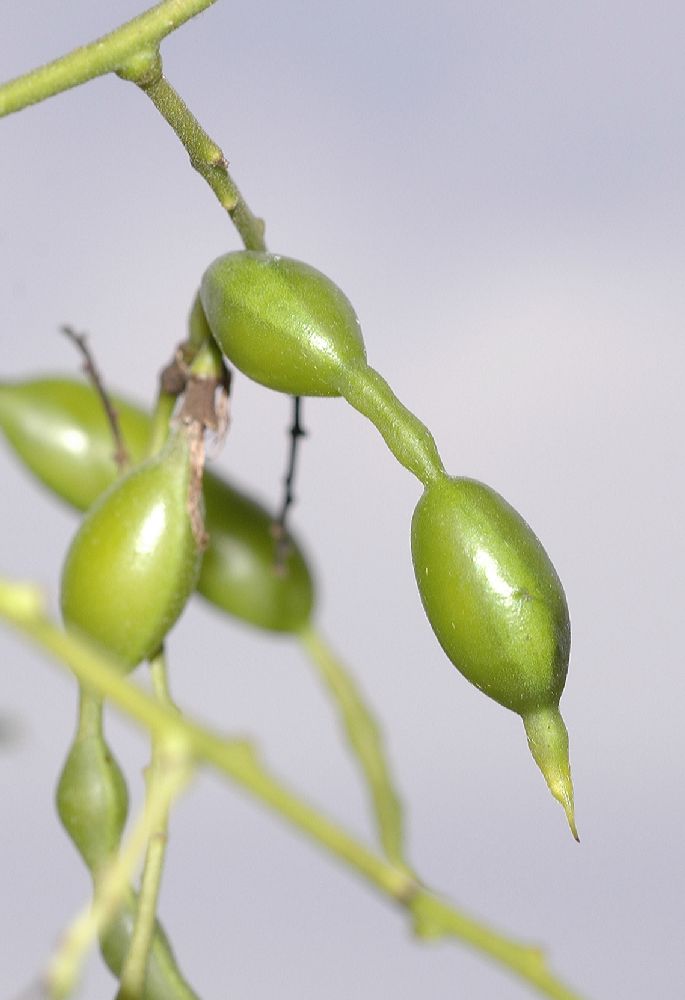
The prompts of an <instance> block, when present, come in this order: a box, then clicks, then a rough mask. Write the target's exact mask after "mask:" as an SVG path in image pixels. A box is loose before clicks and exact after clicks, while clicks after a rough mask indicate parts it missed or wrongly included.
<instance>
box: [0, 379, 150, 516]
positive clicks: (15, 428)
mask: <svg viewBox="0 0 685 1000" xmlns="http://www.w3.org/2000/svg"><path fill="white" fill-rule="evenodd" d="M114 406H115V409H116V411H117V414H118V417H119V423H120V426H121V431H122V434H123V437H124V440H125V442H126V447H127V448H128V450H129V453H130V455H131V457H132V458H133V459H134V461H137V460H140V459H141V458H142V457H143V455H144V453H145V448H146V445H147V440H148V436H149V433H150V421H149V418H148V417H147V416H145V414H144V413H142V412H141V411H140V410H139V409H137V408H136V407H133V406H130V405H129V404H128V403H126V402H125V401H124V400H122V399H116V400H115V401H114ZM0 428H2V430H3V431H4V433H5V435H6V437H7V440H8V441H9V443H10V444H11V445H12V447H13V448H14V450H15V451H16V453H17V454H18V455H19V457H20V458H21V459H22V461H23V463H24V465H25V466H26V467H27V468H28V469H30V471H31V472H32V473H33V474H34V475H35V476H36V477H37V478H38V479H39V480H40V481H41V482H42V483H44V484H45V485H46V486H47V487H48V489H50V490H52V492H53V493H56V494H57V495H58V496H60V497H62V499H64V500H66V501H67V503H69V504H71V506H73V507H76V508H78V509H79V510H86V509H87V508H88V507H90V505H91V503H92V502H93V500H95V498H96V497H98V496H99V495H100V494H101V493H102V492H104V490H105V489H107V487H108V486H109V485H110V484H111V483H113V482H114V480H115V478H116V475H117V467H116V464H115V462H114V443H113V441H112V432H111V430H110V427H109V423H108V421H107V417H106V415H105V411H104V407H103V406H102V403H101V401H100V399H99V398H98V396H97V393H96V392H95V390H94V389H92V388H91V386H89V385H86V384H85V383H83V382H78V381H76V380H73V379H57V378H45V379H33V380H31V381H27V382H16V383H8V382H5V383H2V384H0Z"/></svg>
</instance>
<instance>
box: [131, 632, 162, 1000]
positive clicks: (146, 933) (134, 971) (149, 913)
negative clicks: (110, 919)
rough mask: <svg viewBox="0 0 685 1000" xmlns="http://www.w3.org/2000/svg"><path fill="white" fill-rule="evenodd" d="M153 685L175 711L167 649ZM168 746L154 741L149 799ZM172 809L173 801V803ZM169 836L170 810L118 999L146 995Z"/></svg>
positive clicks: (157, 836)
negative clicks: (166, 656)
mask: <svg viewBox="0 0 685 1000" xmlns="http://www.w3.org/2000/svg"><path fill="white" fill-rule="evenodd" d="M150 671H151V675H152V686H153V690H154V693H155V697H156V698H157V701H158V702H159V703H160V704H161V705H166V706H167V707H168V708H170V709H172V710H174V709H175V705H174V704H173V702H172V700H171V695H170V693H169V685H168V679H167V667H166V658H165V654H164V649H161V650H160V652H159V653H158V654H157V656H155V657H154V658H153V659H152V660H151V662H150ZM164 771H165V759H164V744H163V743H161V742H160V741H159V740H154V741H153V744H152V760H151V763H150V771H149V775H148V787H147V798H148V800H150V801H154V799H155V797H156V794H157V787H158V785H159V783H160V782H163V781H164ZM168 804H169V806H170V805H171V802H170V801H169V803H168ZM168 833H169V810H168V809H167V810H166V812H162V811H160V813H159V815H158V818H157V823H156V825H155V826H154V827H153V828H151V830H150V836H149V839H148V845H147V852H146V855H145V865H144V867H143V877H142V880H141V884H140V892H139V894H138V906H137V910H136V919H135V924H134V927H133V935H132V937H131V946H130V948H129V951H128V954H127V956H126V961H125V962H124V967H123V969H122V973H121V980H120V983H121V985H120V988H119V991H118V993H117V996H116V1000H138V998H139V997H141V996H142V995H143V990H144V988H145V977H146V975H147V966H148V959H149V956H150V949H151V948H152V942H153V939H154V935H155V929H156V918H157V901H158V899H159V890H160V886H161V884H162V872H163V870H164V858H165V855H166V845H167V839H168Z"/></svg>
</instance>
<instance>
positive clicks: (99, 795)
mask: <svg viewBox="0 0 685 1000" xmlns="http://www.w3.org/2000/svg"><path fill="white" fill-rule="evenodd" d="M57 813H58V815H59V818H60V819H61V821H62V825H63V826H64V829H65V830H66V831H67V833H68V834H69V836H70V838H71V840H72V841H73V842H74V844H75V845H76V848H77V850H78V852H79V854H80V855H81V857H82V858H83V860H84V861H85V863H86V866H87V867H88V870H89V871H91V872H93V873H94V874H95V873H97V872H98V871H99V870H100V869H102V868H103V867H104V865H105V864H106V863H107V862H108V861H109V860H110V858H111V857H112V855H113V854H115V853H116V851H117V850H118V848H119V843H120V841H121V835H122V833H123V830H124V827H125V825H126V817H127V814H128V791H127V789H126V781H125V779H124V776H123V774H122V773H121V768H120V767H119V765H118V764H117V762H116V760H115V759H114V757H113V756H112V753H111V751H110V749H109V747H108V746H107V743H106V742H105V739H104V736H103V733H102V705H101V703H100V701H99V699H97V698H96V697H95V696H94V695H91V694H88V693H85V692H83V691H82V692H81V698H80V709H79V725H78V729H77V732H76V736H75V738H74V741H73V743H72V745H71V748H70V750H69V753H68V755H67V759H66V761H65V763H64V767H63V768H62V773H61V775H60V778H59V782H58V784H57Z"/></svg>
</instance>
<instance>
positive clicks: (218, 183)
mask: <svg viewBox="0 0 685 1000" xmlns="http://www.w3.org/2000/svg"><path fill="white" fill-rule="evenodd" d="M158 66H159V73H155V74H153V76H152V78H150V76H149V74H148V72H147V71H146V69H145V68H143V69H142V71H141V75H140V77H139V79H136V78H135V75H134V73H132V72H128V73H127V75H126V79H129V80H131V81H132V82H133V83H137V84H138V86H139V87H140V89H141V90H142V91H143V93H145V94H147V96H148V97H149V98H150V100H151V101H152V103H153V104H154V106H155V107H156V108H157V110H158V111H159V113H160V114H161V115H162V117H163V118H164V119H165V121H166V122H167V123H168V124H169V125H170V126H171V128H172V129H173V130H174V132H175V133H176V135H177V136H178V138H179V139H180V140H181V142H182V144H183V146H184V147H185V149H186V151H187V153H188V156H189V157H190V163H191V166H192V167H193V168H194V169H195V170H196V171H197V172H198V173H199V174H200V176H201V177H202V178H204V180H205V181H206V182H207V184H209V186H210V188H211V189H212V191H213V192H214V194H215V195H216V197H217V199H218V201H219V204H220V205H221V207H222V208H224V209H225V210H226V211H227V212H228V214H229V216H230V218H231V221H232V222H233V224H234V226H235V227H236V229H237V230H238V232H239V233H240V236H241V238H242V241H243V243H244V244H245V247H246V248H247V249H248V250H264V249H265V246H266V245H265V243H264V223H263V221H262V220H261V219H258V218H256V217H255V216H254V215H253V214H252V212H251V211H250V209H249V208H248V206H247V203H246V202H245V199H244V198H243V196H242V195H241V193H240V191H239V189H238V187H237V185H236V183H235V181H234V180H233V178H232V177H231V175H230V174H229V172H228V164H227V160H226V157H225V156H224V154H223V152H222V151H221V149H220V147H219V146H218V145H217V144H216V143H215V142H214V140H213V139H211V138H210V136H209V135H208V134H207V132H205V130H204V129H203V128H202V126H201V125H200V123H199V122H198V120H197V118H195V116H194V115H193V114H192V112H191V111H190V110H189V108H188V106H187V105H186V104H185V102H184V101H183V100H182V99H181V97H180V96H179V95H178V94H177V93H176V91H175V90H174V88H173V87H172V86H171V84H170V83H169V82H168V80H167V79H166V78H165V77H164V76H163V75H162V73H161V62H160V63H158Z"/></svg>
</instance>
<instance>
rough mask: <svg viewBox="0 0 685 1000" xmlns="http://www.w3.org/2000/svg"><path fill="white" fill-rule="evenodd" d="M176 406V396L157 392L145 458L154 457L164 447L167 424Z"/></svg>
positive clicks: (162, 391)
mask: <svg viewBox="0 0 685 1000" xmlns="http://www.w3.org/2000/svg"><path fill="white" fill-rule="evenodd" d="M175 406H176V396H172V395H171V393H168V392H165V391H164V390H163V389H160V390H159V394H158V396H157V401H156V403H155V408H154V410H153V411H152V424H151V427H150V437H149V440H148V445H147V457H148V458H150V457H151V456H152V455H156V454H157V453H158V452H159V451H161V450H162V448H163V447H164V443H165V442H166V440H167V438H168V437H169V422H170V420H171V417H172V415H173V412H174V407H175Z"/></svg>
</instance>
